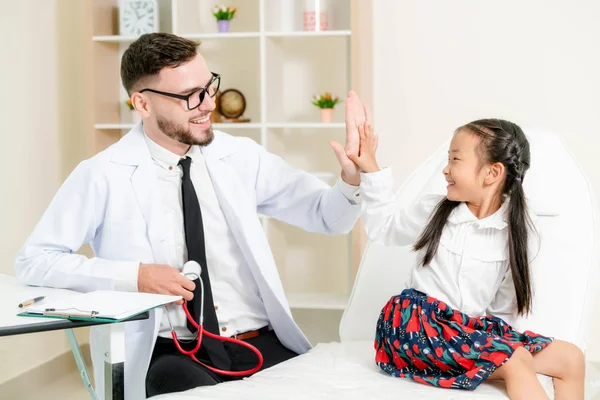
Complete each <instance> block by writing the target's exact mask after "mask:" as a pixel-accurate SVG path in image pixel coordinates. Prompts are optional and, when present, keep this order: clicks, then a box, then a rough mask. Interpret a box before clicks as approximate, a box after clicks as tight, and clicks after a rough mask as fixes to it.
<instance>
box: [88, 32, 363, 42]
mask: <svg viewBox="0 0 600 400" xmlns="http://www.w3.org/2000/svg"><path fill="white" fill-rule="evenodd" d="M262 35H264V36H267V37H274V38H278V37H279V38H286V37H323V36H341V37H345V36H350V35H351V31H319V32H304V31H298V32H264V33H263V34H262ZM181 36H182V37H184V38H187V39H193V40H213V39H248V38H258V37H261V33H260V32H227V33H193V34H185V33H183V34H181ZM138 37H139V36H121V35H106V36H93V37H92V41H94V42H104V43H131V42H133V41H135V40H136V39H137V38H138Z"/></svg>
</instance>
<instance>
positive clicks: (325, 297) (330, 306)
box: [287, 293, 348, 310]
mask: <svg viewBox="0 0 600 400" xmlns="http://www.w3.org/2000/svg"><path fill="white" fill-rule="evenodd" d="M287 298H288V302H289V304H290V308H295V309H312V310H344V309H346V305H347V304H348V296H347V295H342V294H333V293H290V294H288V295H287Z"/></svg>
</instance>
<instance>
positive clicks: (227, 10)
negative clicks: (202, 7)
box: [213, 6, 237, 21]
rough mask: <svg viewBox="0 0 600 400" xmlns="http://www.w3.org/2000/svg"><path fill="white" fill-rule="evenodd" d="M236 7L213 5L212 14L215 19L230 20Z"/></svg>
mask: <svg viewBox="0 0 600 400" xmlns="http://www.w3.org/2000/svg"><path fill="white" fill-rule="evenodd" d="M236 11H237V8H235V7H229V6H214V7H213V15H214V16H215V18H216V19H217V21H230V20H232V19H233V17H235V12H236Z"/></svg>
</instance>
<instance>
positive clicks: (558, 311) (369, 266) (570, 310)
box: [340, 130, 598, 348]
mask: <svg viewBox="0 0 600 400" xmlns="http://www.w3.org/2000/svg"><path fill="white" fill-rule="evenodd" d="M525 132H526V133H527V137H528V139H529V142H530V145H531V164H532V165H531V168H530V170H529V172H528V173H527V175H526V177H525V180H524V190H525V194H526V196H527V198H528V201H529V205H530V207H531V209H532V211H533V212H534V213H536V215H538V216H539V217H538V218H537V221H536V225H537V227H538V229H539V231H540V235H541V236H542V239H541V240H542V242H541V249H540V252H539V254H538V256H537V257H536V258H535V259H534V261H533V262H532V266H531V267H532V278H533V286H534V291H535V293H534V312H533V313H532V314H531V315H530V316H528V317H527V318H525V319H520V320H519V321H518V322H517V323H516V327H517V328H519V329H530V330H533V331H536V332H539V333H542V334H545V335H551V336H554V337H556V338H559V339H563V340H569V341H572V342H575V343H577V344H578V345H579V346H580V347H582V348H584V344H585V333H586V331H587V329H588V326H587V324H586V321H589V318H587V317H586V313H588V315H590V314H589V313H590V312H591V306H593V304H592V303H593V301H592V300H591V299H590V297H591V296H592V295H593V293H592V290H591V289H590V284H591V283H595V281H597V277H596V275H595V273H596V271H597V270H598V265H597V263H596V260H595V254H596V251H595V247H596V246H595V244H596V243H595V238H594V227H595V206H594V201H593V197H592V193H591V189H590V187H589V185H588V183H587V181H586V179H585V176H584V175H583V173H582V171H581V170H580V168H579V166H578V165H577V163H576V162H575V160H574V158H573V157H572V156H571V154H570V153H569V151H568V150H567V148H566V147H565V145H564V144H563V142H562V141H561V140H560V138H559V137H558V136H557V135H554V134H548V133H543V132H536V131H527V130H526V131H525ZM448 145H449V141H448V142H447V143H445V144H444V145H442V146H441V147H440V148H439V149H438V150H437V151H436V152H435V153H434V154H433V155H432V156H431V157H429V159H427V160H426V161H425V162H424V163H423V164H422V165H420V166H419V167H418V168H417V169H416V170H415V171H414V172H413V174H412V175H411V176H410V177H409V178H408V179H407V180H406V182H405V183H404V184H403V185H402V186H401V188H400V190H399V191H398V195H397V201H398V206H399V207H401V206H402V205H403V204H407V203H408V202H413V201H415V200H416V199H417V198H418V197H419V196H421V195H423V194H426V193H446V191H445V185H446V184H445V181H444V178H443V175H442V173H441V170H442V168H443V167H444V165H445V164H446V160H447V152H448ZM416 263H417V256H416V254H415V253H413V252H412V251H411V248H410V246H405V247H386V246H383V245H380V244H377V243H373V242H369V243H368V244H367V247H366V249H365V253H364V256H363V259H362V262H361V265H360V268H359V270H358V274H357V277H356V281H355V282H354V288H353V290H352V294H351V296H350V301H349V304H348V307H347V308H346V311H345V312H344V315H343V317H342V321H341V323H340V337H341V340H342V341H352V340H373V339H374V337H375V325H376V322H377V318H378V317H379V313H380V311H381V308H382V307H383V305H384V304H385V303H386V302H387V300H389V298H390V297H391V296H393V295H395V294H398V293H400V292H401V291H402V289H403V288H404V287H405V283H408V279H409V271H410V269H411V268H413V266H414V265H416Z"/></svg>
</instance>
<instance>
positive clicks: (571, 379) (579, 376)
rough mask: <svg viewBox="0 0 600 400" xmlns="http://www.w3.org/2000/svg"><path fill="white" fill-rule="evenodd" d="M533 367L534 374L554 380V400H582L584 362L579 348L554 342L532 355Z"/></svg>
mask: <svg viewBox="0 0 600 400" xmlns="http://www.w3.org/2000/svg"><path fill="white" fill-rule="evenodd" d="M533 365H534V368H535V370H536V372H538V373H540V374H544V375H549V376H551V377H553V378H554V391H555V399H556V400H563V399H569V400H571V399H572V400H583V390H584V382H585V362H584V357H583V353H582V352H581V350H579V347H577V346H575V345H574V344H571V343H568V342H563V341H562V340H554V341H553V342H552V343H550V344H549V345H548V347H546V348H545V349H544V350H542V351H540V352H538V353H536V354H534V355H533Z"/></svg>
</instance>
